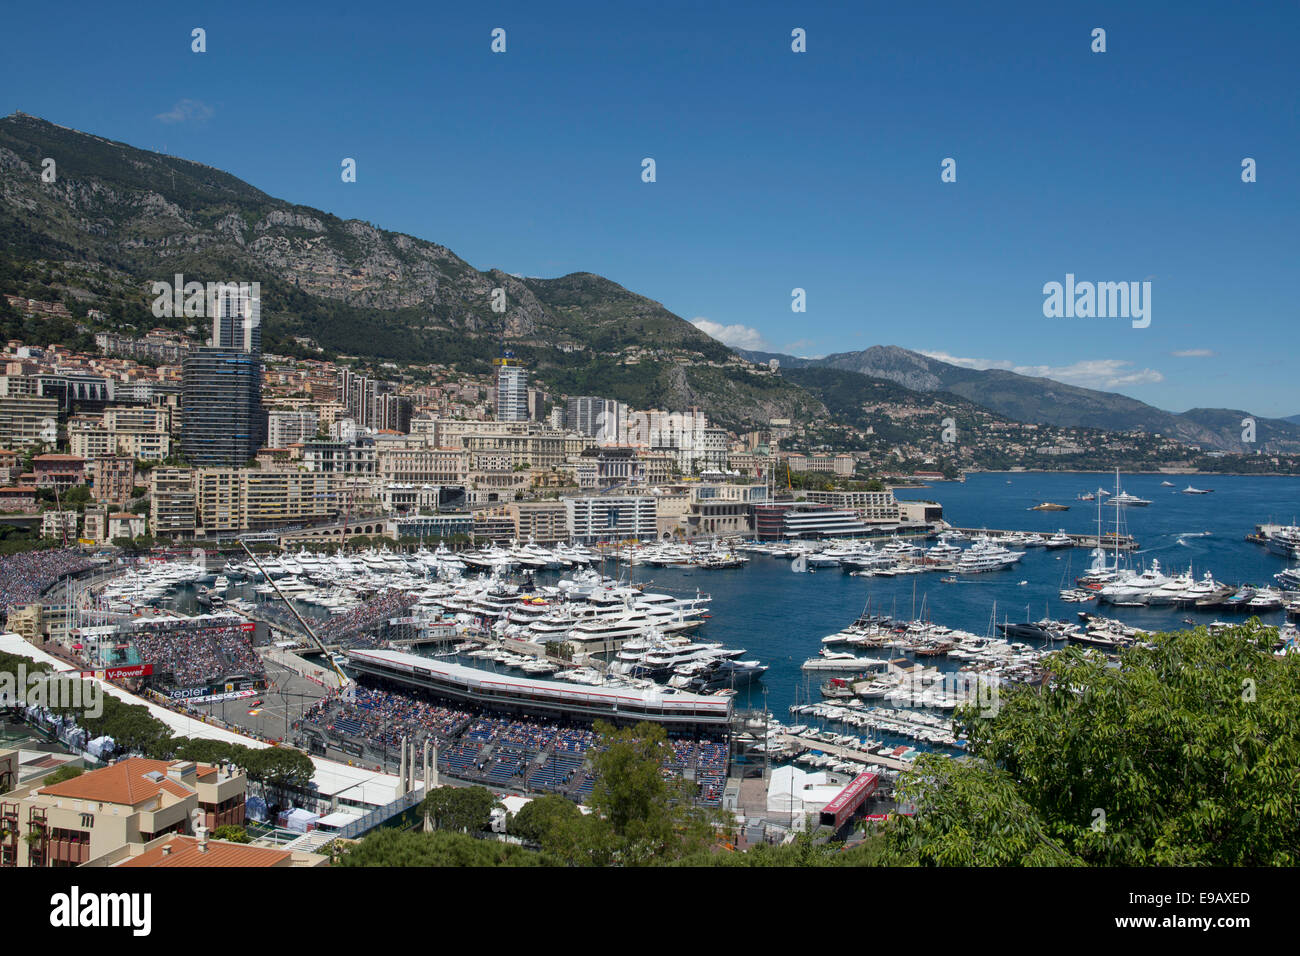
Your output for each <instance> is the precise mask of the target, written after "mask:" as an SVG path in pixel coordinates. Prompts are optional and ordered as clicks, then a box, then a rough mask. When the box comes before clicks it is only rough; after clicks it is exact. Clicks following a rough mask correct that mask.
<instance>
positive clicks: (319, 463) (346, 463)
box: [302, 441, 379, 477]
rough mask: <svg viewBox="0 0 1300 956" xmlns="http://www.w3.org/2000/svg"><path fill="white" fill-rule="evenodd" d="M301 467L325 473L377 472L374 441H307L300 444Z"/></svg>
mask: <svg viewBox="0 0 1300 956" xmlns="http://www.w3.org/2000/svg"><path fill="white" fill-rule="evenodd" d="M302 467H303V468H305V469H306V470H307V471H311V472H319V473H321V474H326V475H361V476H368V477H373V476H375V475H377V474H378V473H379V465H378V456H377V452H376V450H375V444H374V442H370V441H367V442H361V443H358V444H351V443H349V442H343V441H309V442H304V443H303V446H302Z"/></svg>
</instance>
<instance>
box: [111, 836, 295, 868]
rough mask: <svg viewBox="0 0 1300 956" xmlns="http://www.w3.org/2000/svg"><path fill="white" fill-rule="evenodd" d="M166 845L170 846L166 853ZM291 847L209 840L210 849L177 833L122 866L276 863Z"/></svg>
mask: <svg viewBox="0 0 1300 956" xmlns="http://www.w3.org/2000/svg"><path fill="white" fill-rule="evenodd" d="M163 847H171V852H170V853H167V854H164V853H163ZM292 855H293V854H291V853H290V852H289V851H288V850H273V849H271V848H269V847H260V846H249V845H247V844H245V843H226V842H225V841H223V840H209V841H208V849H207V852H206V853H205V852H202V851H201V850H199V841H198V840H197V839H195V838H194V837H190V836H179V835H178V836H174V837H172V838H171V839H170V840H168V841H167V842H166V843H164V844H161V845H160V846H156V847H154V848H153V849H152V850H148V851H146V852H144V853H141V854H140V855H139V856H135V857H132V858H131V859H129V860H127V861H126V862H125V863H122V864H121V866H275V865H276V864H277V863H283V862H284V861H285V860H286V859H289V858H290V857H292Z"/></svg>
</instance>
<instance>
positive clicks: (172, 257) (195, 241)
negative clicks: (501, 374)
mask: <svg viewBox="0 0 1300 956" xmlns="http://www.w3.org/2000/svg"><path fill="white" fill-rule="evenodd" d="M47 157H48V158H52V159H54V160H55V167H54V170H55V174H56V175H55V180H54V181H53V182H43V181H42V176H41V174H42V170H43V163H42V161H43V160H44V159H45V158H47ZM176 273H182V274H184V276H185V279H186V281H187V282H188V281H200V282H209V281H213V282H218V281H236V282H237V281H247V282H253V281H256V282H260V283H261V288H262V316H263V320H264V327H263V348H264V349H265V350H266V351H268V352H271V353H280V354H289V355H311V354H316V355H321V354H324V355H326V356H330V357H332V356H335V355H352V356H358V357H362V358H365V359H372V360H388V361H411V362H440V363H444V364H455V365H456V366H457V367H459V368H461V369H463V370H465V371H471V372H486V371H488V370H489V369H490V367H491V366H490V364H489V363H490V360H491V359H492V358H493V357H495V356H496V355H498V354H499V352H500V350H501V349H502V348H504V347H509V348H510V349H511V350H513V351H514V353H515V354H516V356H518V357H519V358H520V359H522V360H523V361H524V362H525V364H527V365H529V366H530V367H531V368H532V369H533V377H534V380H536V381H538V382H540V383H541V384H542V385H544V386H547V387H549V388H550V389H551V390H553V391H562V392H568V393H571V394H601V395H607V396H609V397H613V398H618V399H621V400H623V401H626V402H629V403H631V404H633V405H635V406H638V407H642V408H645V407H666V408H675V409H685V408H689V407H691V406H698V407H700V408H701V409H702V410H704V411H705V412H706V413H707V414H708V415H709V416H710V418H711V419H713V420H715V421H717V422H719V423H721V424H723V425H727V426H731V427H743V426H745V425H750V426H752V425H758V424H766V422H767V420H768V419H770V418H773V417H777V418H792V419H794V420H796V421H807V420H810V419H812V418H814V417H818V416H823V415H825V413H826V410H825V408H824V407H823V406H822V405H821V403H820V402H819V401H817V400H816V399H815V398H813V397H812V396H810V395H809V394H808V393H807V392H805V391H804V390H802V389H800V388H798V387H797V386H795V385H793V384H792V383H790V382H787V381H785V380H784V379H782V378H781V377H780V376H775V375H771V374H768V373H766V371H765V370H762V371H760V370H755V369H753V367H752V366H751V365H749V363H747V362H745V361H743V360H741V359H739V358H738V357H737V356H736V355H735V354H734V353H733V352H732V351H731V350H730V349H728V348H727V347H726V346H724V345H722V344H721V343H719V342H717V341H716V340H714V339H712V338H710V337H709V336H707V335H705V334H704V333H703V332H701V331H699V330H698V329H696V328H695V327H694V326H693V325H691V324H690V323H689V322H686V321H685V320H683V319H682V318H680V317H679V316H676V315H674V314H673V313H671V312H669V311H668V310H667V309H665V308H664V307H663V306H662V305H661V304H660V303H658V302H655V301H653V300H651V299H648V298H645V297H644V296H640V295H637V294H635V293H633V292H630V291H629V290H627V289H625V288H623V287H622V286H620V285H618V284H617V283H615V282H612V281H610V280H609V279H605V278H602V277H601V276H597V275H592V274H590V273H574V274H572V275H567V276H563V277H561V278H556V279H535V278H521V277H517V276H513V275H510V274H507V273H505V272H502V271H500V270H497V269H489V270H486V271H480V270H478V269H475V268H474V267H472V266H471V265H469V264H468V263H467V262H465V261H464V260H463V259H461V258H460V257H459V256H457V255H456V254H455V253H454V252H452V251H451V250H450V249H448V248H447V247H445V246H441V245H438V244H437V243H434V242H429V241H426V240H424V239H418V238H415V237H413V236H408V235H405V234H402V233H396V232H390V231H388V230H385V229H380V228H378V227H376V226H374V225H371V224H370V223H366V222H360V221H357V220H342V219H339V218H338V217H336V216H332V215H330V214H329V213H327V212H323V211H321V210H319V209H314V208H312V207H309V206H299V205H294V204H292V203H289V202H285V201H284V200H280V199H276V198H274V197H272V196H269V195H267V194H266V193H264V192H262V191H261V190H259V189H257V188H256V187H254V186H251V185H249V184H248V183H245V182H243V181H242V180H240V179H238V178H237V177H235V176H232V175H230V174H229V173H225V172H222V171H221V170H219V169H214V168H212V167H210V166H205V165H203V164H201V163H196V162H192V161H189V160H185V159H179V158H177V157H174V156H166V155H162V154H159V153H154V152H149V151H146V150H141V149H136V148H134V147H132V146H129V145H127V144H125V143H118V142H113V141H111V140H107V139H103V138H101V137H98V136H93V135H90V134H87V133H82V132H79V131H77V130H73V129H68V128H66V127H62V126H56V125H55V124H53V123H49V122H47V121H45V120H42V119H39V118H37V117H34V116H29V115H27V114H24V113H15V114H13V115H11V116H8V117H5V118H4V119H0V291H3V292H9V293H18V294H22V295H25V296H28V297H31V298H39V299H46V300H48V299H62V300H64V301H65V303H67V304H68V305H69V308H70V309H71V310H72V311H73V313H74V315H77V316H84V315H85V314H86V310H87V309H88V308H95V309H98V310H100V311H102V312H106V313H107V314H108V316H109V319H108V322H107V323H105V324H106V325H107V326H109V327H112V328H114V329H117V330H119V331H123V332H127V333H130V332H132V331H134V332H143V331H146V330H148V329H150V328H153V327H156V326H160V325H161V326H170V327H172V328H174V329H176V330H178V331H184V330H185V329H186V328H187V327H189V326H196V325H201V324H203V323H202V320H195V319H192V318H191V319H185V318H175V319H163V318H157V317H155V316H154V315H153V314H152V313H151V312H150V310H149V304H150V302H151V301H152V298H153V297H152V296H151V295H150V294H149V290H150V287H151V284H152V283H153V282H155V281H166V282H171V281H172V277H173V275H174V274H176ZM496 289H502V290H504V293H505V311H504V312H495V311H493V309H492V297H493V290H496ZM195 331H196V332H197V331H198V330H197V329H196V330H195ZM192 334H194V333H192ZM200 334H201V333H200Z"/></svg>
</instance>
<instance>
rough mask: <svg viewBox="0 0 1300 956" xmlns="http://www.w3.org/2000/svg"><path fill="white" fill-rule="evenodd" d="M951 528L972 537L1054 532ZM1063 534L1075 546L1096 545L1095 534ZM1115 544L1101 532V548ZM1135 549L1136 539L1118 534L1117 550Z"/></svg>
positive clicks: (1049, 534) (1107, 547)
mask: <svg viewBox="0 0 1300 956" xmlns="http://www.w3.org/2000/svg"><path fill="white" fill-rule="evenodd" d="M952 530H953V531H960V532H961V533H962V534H965V535H970V536H972V537H973V536H976V535H993V536H997V537H1003V536H1005V535H1009V534H1024V535H1030V534H1037V535H1041V536H1042V537H1044V538H1046V537H1049V536H1051V535H1053V534H1056V532H1055V531H1014V530H1012V531H1000V530H998V529H997V528H953V529H952ZM1065 535H1066V537H1068V538H1069V539H1070V540H1071V541H1073V542H1074V546H1075V547H1076V548H1095V547H1097V546H1098V545H1097V536H1096V535H1095V534H1070V532H1068V531H1067V532H1065ZM1115 546H1116V541H1115V535H1114V534H1103V535H1102V536H1101V547H1102V548H1104V549H1105V550H1107V551H1113V550H1115ZM1137 549H1138V543H1137V539H1135V538H1134V537H1133V536H1132V535H1131V534H1122V535H1120V536H1119V550H1121V551H1136V550H1137Z"/></svg>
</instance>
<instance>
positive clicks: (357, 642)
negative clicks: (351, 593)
mask: <svg viewBox="0 0 1300 956" xmlns="http://www.w3.org/2000/svg"><path fill="white" fill-rule="evenodd" d="M419 599H420V598H419V595H417V594H412V593H409V592H407V593H403V592H401V591H396V590H393V591H384V592H383V593H382V594H379V595H377V596H376V597H373V598H371V599H370V600H369V601H367V602H366V603H365V604H360V605H358V606H357V607H354V608H352V609H351V610H350V611H344V612H343V613H342V614H337V615H335V616H334V617H332V618H330V619H329V621H327V622H326V623H325V624H323V625H321V626H320V627H318V628H317V629H316V636H317V637H319V638H320V639H321V641H322V642H324V643H326V644H341V643H350V644H351V645H352V646H354V647H362V646H369V645H372V644H374V643H375V640H374V638H373V636H370V635H368V634H367V632H368V631H371V630H373V629H374V628H376V627H378V626H379V625H380V624H383V623H384V622H385V621H387V620H388V619H389V618H392V617H401V616H402V615H403V614H405V613H406V611H407V609H408V608H410V607H411V605H413V604H415V603H416V601H418V600H419Z"/></svg>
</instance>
